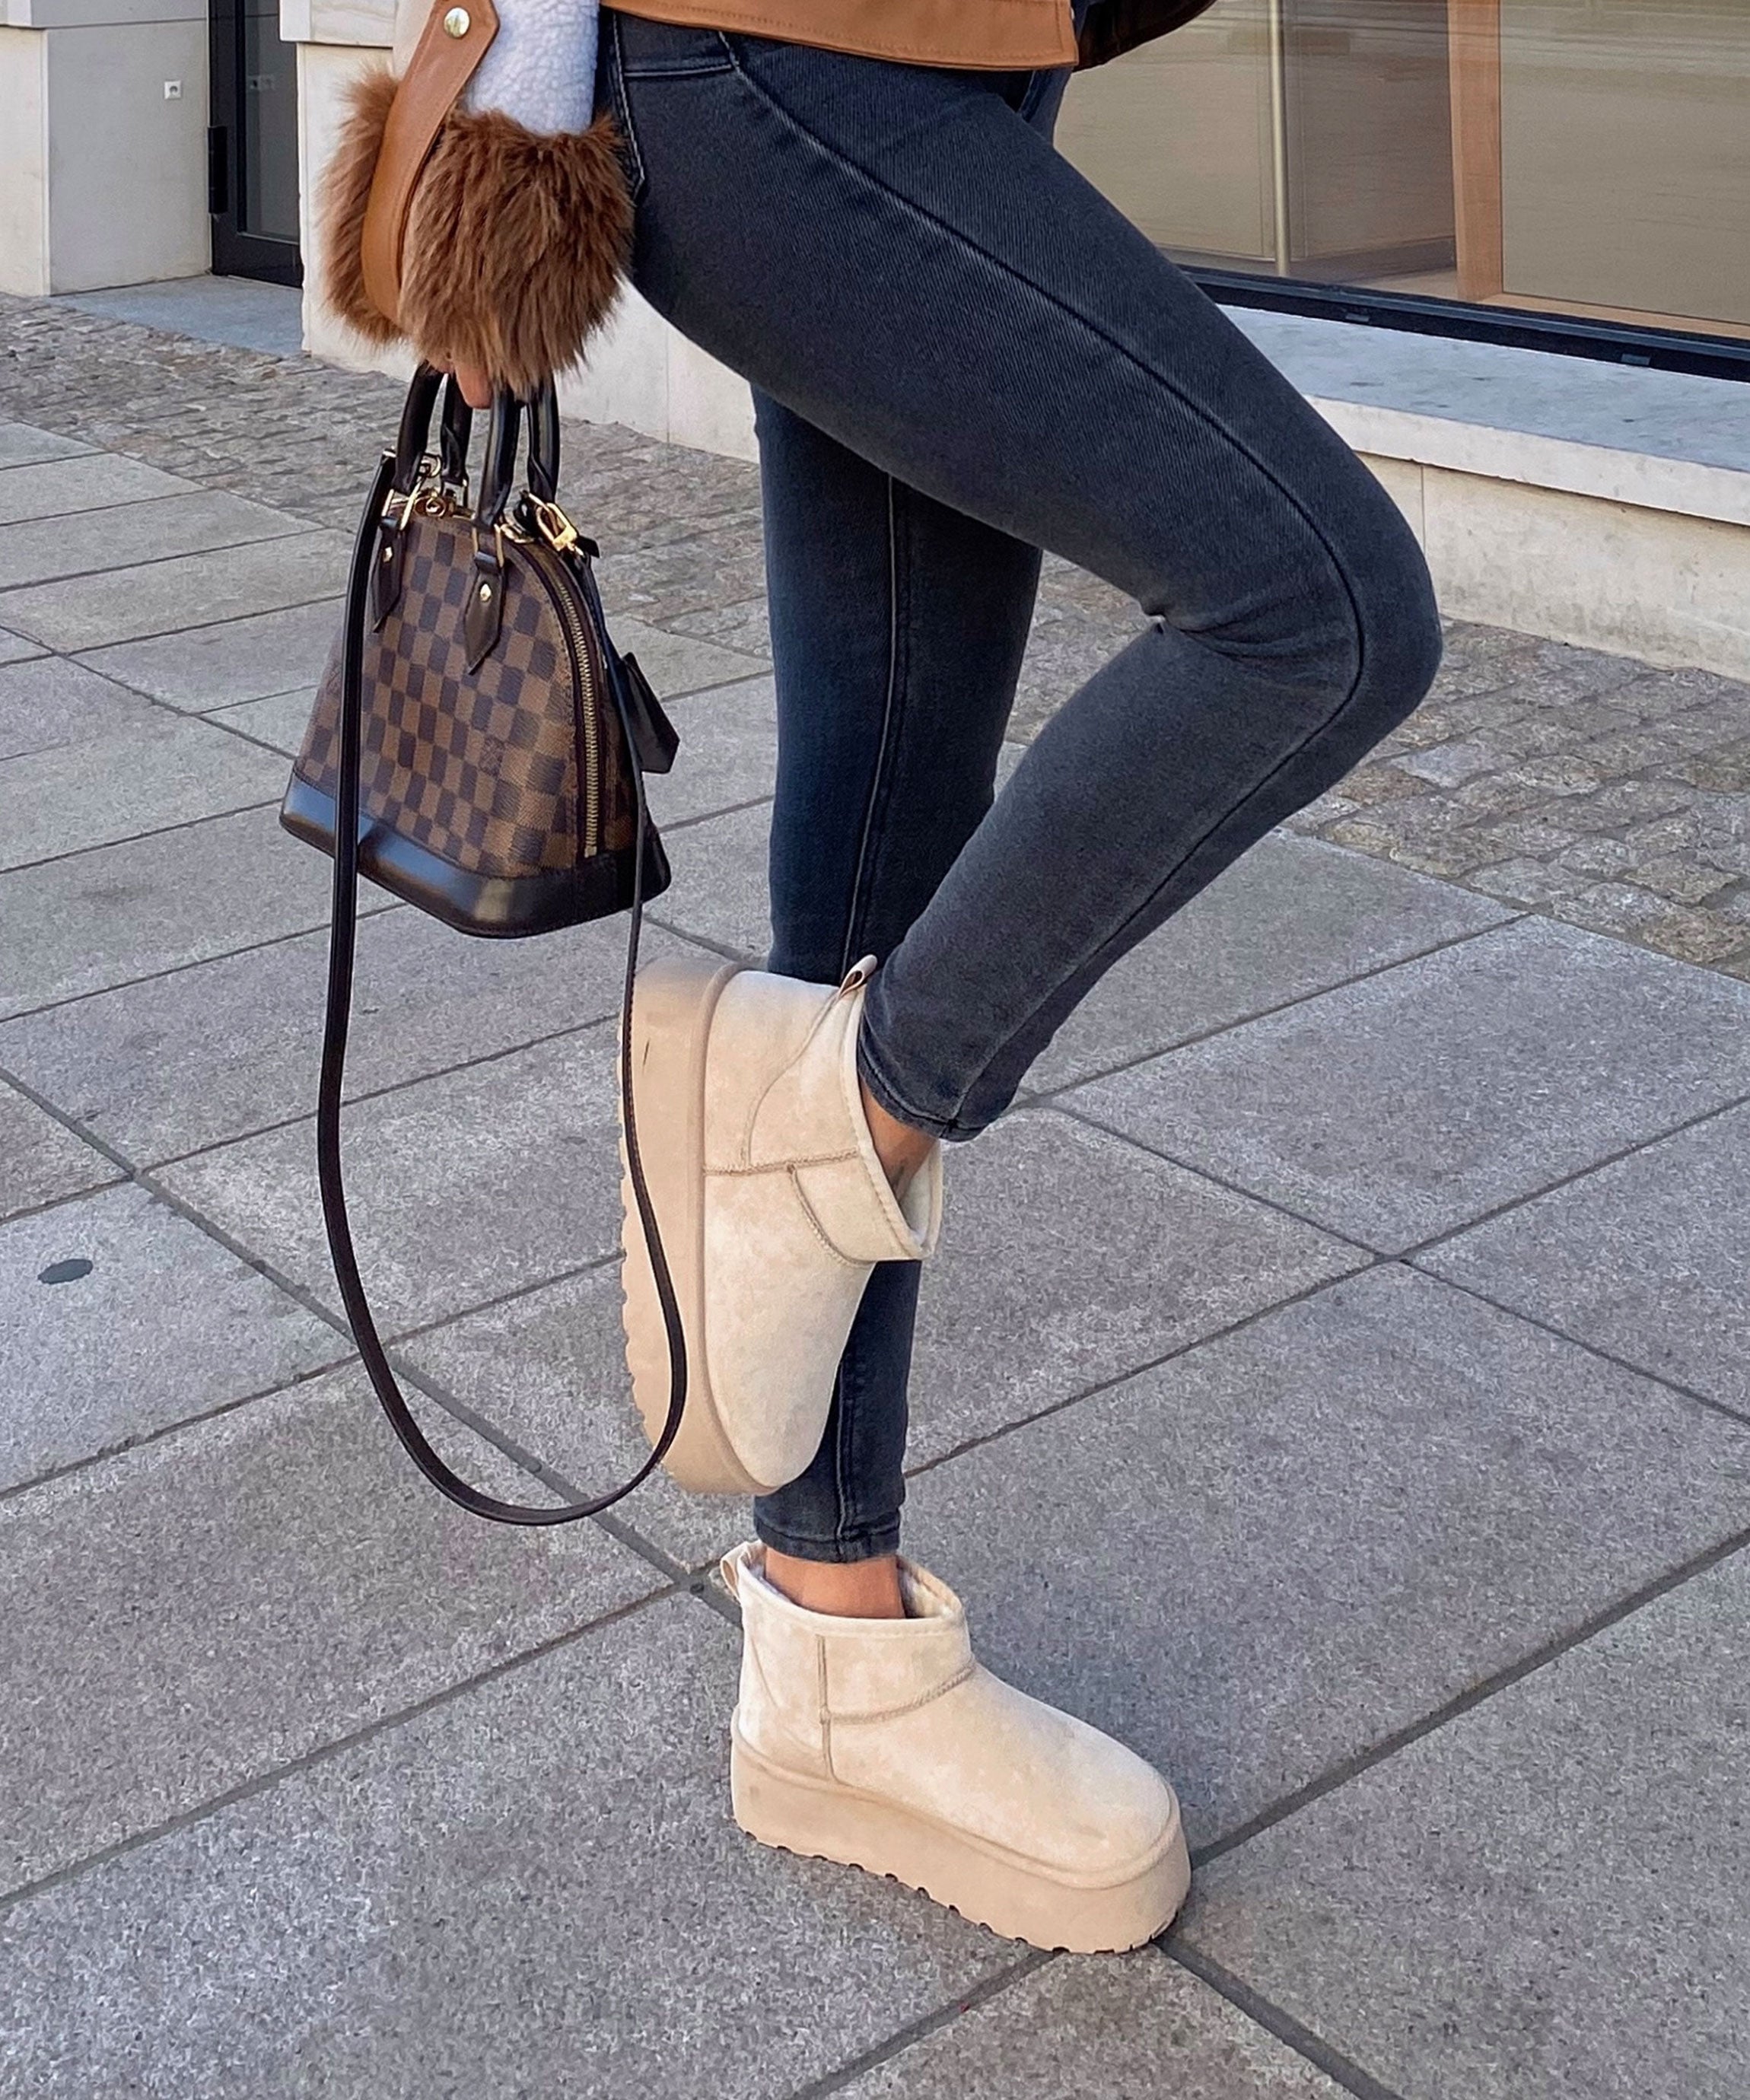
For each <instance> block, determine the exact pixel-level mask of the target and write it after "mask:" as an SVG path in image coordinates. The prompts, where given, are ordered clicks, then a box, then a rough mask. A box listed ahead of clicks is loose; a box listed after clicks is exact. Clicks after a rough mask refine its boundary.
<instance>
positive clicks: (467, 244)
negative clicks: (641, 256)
mask: <svg viewBox="0 0 1750 2100" xmlns="http://www.w3.org/2000/svg"><path fill="white" fill-rule="evenodd" d="M394 99H395V80H394V78H393V77H392V76H391V75H390V74H388V73H381V72H376V73H368V74H366V75H365V76H364V78H363V79H362V80H361V81H359V83H358V84H357V86H355V88H354V89H353V90H352V108H351V111H350V114H349V115H348V117H347V119H346V125H345V127H344V129H343V130H342V136H341V141H340V144H339V146H338V148H337V151H336V152H335V155H334V158H333V161H331V162H330V164H329V167H328V175H327V179H326V188H325V193H324V212H323V226H324V250H325V254H326V256H327V268H326V277H325V285H324V289H325V290H326V291H327V293H328V298H329V300H330V301H331V302H332V303H333V306H334V307H335V308H336V310H337V311H338V312H339V313H340V314H341V315H342V317H343V318H344V319H345V320H348V321H350V323H351V324H352V325H353V326H354V327H355V328H356V329H359V331H360V333H363V334H364V336H365V337H367V338H368V340H370V341H371V342H378V343H381V342H392V341H394V340H395V338H396V337H400V336H404V337H406V338H407V339H408V342H411V343H412V346H413V347H414V349H415V350H416V351H418V353H419V355H421V357H423V358H425V359H426V360H428V361H429V362H430V363H431V364H437V365H441V366H443V367H446V368H449V367H453V366H455V365H457V364H469V365H476V366H478V367H479V368H482V369H483V370H484V371H485V372H486V373H487V375H488V377H491V378H492V379H493V380H496V381H500V382H503V383H504V384H505V385H507V386H510V387H512V388H513V389H514V390H516V391H517V392H518V393H522V394H526V393H527V392H529V391H530V390H531V389H532V388H533V387H535V386H536V385H537V384H538V383H539V382H540V381H542V380H544V379H550V378H551V377H553V374H554V373H558V372H562V371H563V370H564V369H565V368H566V367H567V366H568V365H571V364H575V363H576V362H577V360H578V359H579V358H580V356H581V355H582V354H583V350H584V345H585V343H586V342H588V338H589V337H590V336H591V335H592V334H593V333H594V332H595V330H596V329H597V328H598V327H599V326H600V325H601V324H602V321H603V320H606V317H607V315H608V313H609V311H611V308H612V307H613V304H614V300H615V294H616V293H617V291H618V289H619V279H620V275H621V272H622V271H624V267H625V262H626V257H627V254H628V249H629V248H630V246H631V242H632V200H631V197H630V196H629V195H628V192H627V188H626V179H625V173H624V169H623V168H622V166H621V164H620V160H619V154H618V152H617V151H616V150H615V148H616V141H617V135H616V133H615V128H614V125H613V121H612V119H611V118H610V117H597V119H596V121H595V122H594V123H593V124H592V125H591V126H589V128H588V130H585V131H576V132H566V133H562V134H558V135H543V134H541V133H538V132H534V131H530V130H526V129H525V128H524V127H523V126H522V125H520V124H518V123H517V122H516V121H514V119H513V118H511V117H506V116H505V115H503V114H502V113H500V112H498V111H496V110H483V111H472V110H462V109H456V110H452V112H451V113H450V115H449V116H448V117H446V118H445V120H444V122H443V129H442V130H440V131H439V134H438V139H437V143H436V144H435V145H434V147H433V148H432V150H431V153H430V157H429V158H428V159H427V161H426V162H425V168H424V170H423V171H422V172H421V175H420V179H419V182H418V185H417V188H415V190H414V192H413V201H412V206H411V208H410V210H409V211H408V223H407V230H406V236H405V238H404V240H403V245H402V251H401V299H400V311H399V315H395V316H394V317H390V316H388V315H384V314H382V313H381V312H379V311H378V310H377V307H375V306H374V305H372V302H371V300H370V298H369V297H368V295H367V293H366V292H365V289H364V271H363V267H362V265H361V263H360V260H359V256H360V242H361V237H362V235H363V232H364V214H365V208H366V206H367V205H368V203H369V201H370V194H371V180H372V174H374V172H375V170H376V166H377V153H378V151H379V149H380V148H381V143H382V135H383V126H384V125H385V123H386V121H387V120H388V116H389V108H390V104H391V103H392V102H393V100H394Z"/></svg>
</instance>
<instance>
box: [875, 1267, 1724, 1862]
mask: <svg viewBox="0 0 1750 2100" xmlns="http://www.w3.org/2000/svg"><path fill="white" fill-rule="evenodd" d="M907 1508H908V1533H907V1536H908V1538H909V1540H910V1546H909V1548H908V1550H909V1551H911V1552H913V1553H914V1554H915V1555H917V1556H918V1557H919V1559H920V1560H923V1562H924V1563H925V1564H927V1565H933V1566H940V1567H942V1568H945V1569H947V1570H951V1571H952V1579H953V1580H954V1584H955V1586H956V1587H957V1588H958V1589H959V1590H961V1592H962V1594H963V1595H964V1596H965V1597H966V1599H967V1600H968V1609H969V1611H970V1612H971V1614H972V1621H973V1626H974V1630H975V1635H976V1636H977V1637H978V1638H979V1639H981V1641H982V1643H983V1654H984V1657H985V1661H987V1662H988V1663H989V1664H990V1666H991V1668H992V1669H994V1670H998V1671H1002V1672H1003V1673H1005V1674H1011V1675H1012V1676H1013V1677H1014V1678H1015V1679H1016V1682H1018V1683H1021V1684H1023V1685H1024V1686H1025V1687H1026V1688H1027V1689H1028V1690H1029V1691H1031V1692H1036V1693H1037V1694H1038V1696H1041V1697H1043V1698H1045V1699H1048V1700H1050V1701H1051V1702H1052V1703H1053V1704H1054V1705H1066V1706H1068V1707H1069V1710H1071V1711H1072V1712H1074V1713H1077V1714H1082V1715H1083V1716H1085V1717H1086V1718H1087V1719H1089V1720H1091V1721H1092V1722H1093V1723H1095V1725H1096V1726H1099V1727H1104V1728H1107V1729H1109V1730H1110V1731H1111V1732H1113V1733H1115V1734H1117V1735H1118V1736H1121V1737H1122V1738H1123V1739H1124V1740H1126V1741H1127V1742H1130V1743H1131V1744H1133V1745H1135V1747H1136V1748H1137V1749H1139V1750H1140V1751H1141V1752H1142V1753H1143V1754H1144V1756H1145V1757H1148V1758H1151V1759H1152V1760H1153V1761H1154V1762H1157V1763H1158V1764H1159V1765H1160V1767H1162V1770H1163V1771H1166V1772H1167V1773H1168V1774H1169V1775H1170V1776H1171V1778H1172V1779H1173V1780H1174V1781H1175V1784H1176V1785H1178V1786H1179V1789H1180V1793H1181V1798H1182V1799H1183V1800H1184V1804H1185V1811H1186V1822H1187V1828H1188V1830H1189V1832H1190V1833H1191V1835H1192V1842H1194V1843H1207V1842H1209V1841H1210V1840H1211V1839H1213V1838H1215V1837H1217V1836H1218V1835H1219V1834H1221V1833H1231V1832H1232V1831H1234V1830H1235V1829H1238V1828H1239V1827H1240V1826H1241V1825H1243V1824H1245V1822H1246V1821H1247V1820H1249V1819H1250V1818H1251V1817H1253V1816H1254V1815H1259V1813H1261V1812H1262V1811H1264V1810H1265V1809H1266V1808H1267V1807H1269V1806H1270V1805H1271V1804H1272V1802H1279V1801H1281V1800H1282V1799H1283V1798H1285V1796H1287V1795H1289V1794H1292V1793H1294V1792H1295V1791H1296V1790H1297V1789H1299V1788H1301V1787H1303V1786H1305V1785H1307V1784H1308V1783H1310V1782H1311V1780H1314V1779H1316V1777H1318V1776H1320V1774H1321V1773H1324V1772H1326V1771H1329V1770H1330V1769H1331V1768H1332V1767H1334V1766H1337V1765H1338V1764H1340V1763H1341V1762H1342V1761H1343V1760H1345V1759H1347V1758H1351V1757H1353V1756H1354V1755H1355V1754H1357V1753H1358V1752H1360V1751H1362V1750H1364V1749H1367V1748H1368V1747H1369V1745H1373V1744H1375V1743H1378V1741H1380V1740H1382V1738H1383V1737H1385V1736H1389V1735H1391V1733H1392V1732H1395V1730H1397V1729H1400V1728H1402V1727H1406V1726H1408V1725H1409V1724H1410V1723H1413V1722H1415V1721H1416V1720H1417V1719H1418V1718H1421V1717H1422V1716H1423V1715H1426V1714H1428V1713H1430V1712H1431V1711H1432V1710H1435V1709H1436V1708H1438V1707H1439V1706H1440V1705H1442V1704H1443V1703H1444V1702H1445V1701H1448V1700H1450V1699H1452V1698H1454V1697H1456V1696H1457V1695H1458V1694H1459V1693H1461V1692H1464V1691H1466V1690H1467V1689H1468V1688H1470V1687H1472V1686H1474V1685H1475V1684H1476V1683H1479V1681H1480V1680H1481V1679H1484V1678H1486V1677H1488V1675H1489V1674H1491V1673H1492V1672H1494V1671H1497V1670H1501V1669H1504V1668H1505V1667H1507V1666H1508V1665H1511V1664H1512V1663H1514V1662H1515V1661H1518V1660H1519V1659H1520V1658H1521V1657H1524V1656H1525V1655H1527V1654H1528V1653H1529V1652H1532V1650H1534V1649H1536V1648H1538V1647H1540V1646H1541V1644H1542V1643H1545V1642H1547V1641H1549V1639H1553V1638H1554V1637H1555V1636H1556V1635H1560V1634H1562V1633H1563V1632H1565V1631H1567V1630H1570V1629H1571V1628H1572V1627H1573V1626H1576V1625H1577V1624H1579V1623H1580V1622H1581V1621H1584V1620H1585V1618H1586V1617H1588V1616H1589V1615H1590V1614H1592V1613H1594V1612H1598V1611H1599V1610H1600V1609H1602V1608H1604V1607H1605V1606H1606V1605H1607V1604H1610V1603H1611V1601H1612V1600H1613V1599H1616V1598H1618V1597H1620V1596H1621V1595H1624V1593H1625V1592H1627V1591H1629V1590H1632V1589H1633V1588H1634V1587H1635V1586H1637V1585H1638V1584H1640V1583H1644V1582H1648V1581H1650V1580H1651V1579H1652V1578H1653V1577H1655V1576H1658V1575H1660V1574H1661V1573H1664V1572H1665V1571H1667V1570H1668V1569H1670V1568H1673V1567H1676V1566H1677V1565H1678V1564H1681V1563H1682V1561H1684V1560H1686V1559H1687V1558H1688V1557H1689V1556H1690V1555H1693V1554H1695V1553H1696V1552H1698V1551H1701V1550H1702V1549H1703V1548H1704V1547H1706V1546H1710V1545H1712V1544H1713V1543H1715V1542H1717V1541H1719V1540H1720V1539H1721V1538H1724V1537H1726V1536H1728V1535H1729V1534H1730V1533H1733V1532H1734V1531H1735V1530H1736V1529H1738V1528H1739V1527H1740V1526H1742V1525H1746V1524H1750V1430H1747V1429H1746V1428H1744V1427H1741V1426H1740V1425H1739V1424H1737V1423H1733V1422H1730V1421H1728V1420H1726V1418H1723V1417H1721V1416H1720V1415H1718V1414H1713V1413H1712V1412H1711V1411H1710V1410H1707V1409H1705V1408H1704V1407H1701V1406H1699V1405H1697V1404H1696V1403H1695V1402H1694V1401H1686V1400H1683V1399H1681V1398H1679V1397H1677V1396H1675V1395H1673V1394H1671V1393H1669V1392H1667V1391H1666V1390H1665V1389H1664V1387H1660V1386H1658V1385H1655V1384H1654V1383H1651V1381H1650V1380H1647V1379H1642V1378H1641V1377H1639V1376H1638V1375H1637V1374H1634V1373H1632V1372H1629V1371H1624V1370H1617V1369H1616V1367H1615V1366H1614V1365H1608V1364H1605V1363H1602V1362H1601V1361H1599V1360H1598V1358H1597V1357H1594V1356H1591V1355H1589V1353H1587V1352H1585V1351H1584V1350H1582V1349H1580V1348H1577V1347H1576V1345H1574V1344H1573V1343H1568V1342H1564V1341H1562V1340H1559V1339H1557V1338H1555V1337H1554V1336H1552V1335H1547V1334H1545V1333H1544V1332H1543V1331H1542V1330H1540V1329H1537V1328H1535V1327H1531V1326H1527V1325H1526V1324H1525V1323H1524V1322H1523V1321H1519V1320H1517V1319H1514V1317H1511V1316H1510V1315H1509V1314H1507V1313H1505V1312H1498V1311H1497V1310H1496V1309H1495V1308H1492V1307H1490V1306H1487V1305H1483V1304H1479V1302H1478V1301H1477V1300H1476V1299H1471V1298H1468V1297H1466V1296H1465V1295H1463V1294H1461V1293H1460V1292H1457V1291H1454V1290H1448V1289H1447V1288H1446V1287H1445V1286H1442V1285H1440V1284H1439V1283H1436V1282H1433V1281H1432V1280H1431V1279H1430V1278H1427V1277H1422V1276H1418V1275H1417V1274H1415V1273H1413V1272H1412V1271H1409V1270H1406V1269H1403V1268H1396V1267H1388V1268H1381V1269H1378V1270H1375V1271H1374V1272H1373V1273H1371V1274H1369V1275H1367V1276H1364V1277H1358V1278H1356V1279H1355V1280H1353V1281H1351V1282H1342V1283H1338V1284H1335V1285H1333V1286H1331V1287H1330V1288H1329V1289H1328V1290H1324V1291H1321V1292H1320V1293H1319V1294H1318V1295H1316V1297H1313V1298H1311V1299H1307V1300H1305V1301H1303V1303H1301V1304H1298V1305H1293V1306H1289V1307H1286V1308H1283V1309H1281V1310H1279V1311H1277V1312H1272V1313H1269V1314H1267V1315H1266V1316H1265V1317H1263V1319H1261V1320H1259V1321H1255V1322H1254V1324H1253V1325H1251V1326H1249V1327H1247V1328H1245V1329H1244V1330H1241V1332H1239V1333H1237V1334H1235V1335H1229V1336H1228V1337H1226V1338H1224V1339H1220V1340H1218V1341H1214V1342H1210V1343H1206V1344H1205V1345H1204V1346H1203V1347H1202V1348H1198V1349H1195V1350H1193V1351H1192V1352H1190V1353H1189V1354H1188V1355H1187V1356H1184V1357H1180V1358H1179V1359H1177V1360H1176V1361H1174V1362H1173V1363H1171V1364H1169V1365H1166V1366H1165V1367H1164V1368H1162V1369H1161V1370H1155V1371H1150V1372H1146V1373H1144V1374H1142V1375H1141V1376H1139V1377H1138V1378H1135V1379H1130V1380H1129V1381H1127V1382H1126V1383H1124V1384H1122V1385H1118V1386H1116V1387H1113V1389H1112V1390H1111V1391H1109V1392H1106V1393H1104V1394H1102V1395H1100V1396H1098V1397H1096V1398H1095V1399H1091V1400H1087V1401H1082V1403H1081V1404H1080V1405H1078V1406H1075V1407H1072V1408H1069V1409H1068V1410H1065V1411H1064V1412H1063V1413H1061V1414H1055V1415H1051V1416H1050V1417H1048V1418H1047V1419H1046V1420H1044V1421H1043V1422H1041V1423H1035V1424H1034V1425H1032V1426H1030V1427H1025V1428H1022V1429H1018V1430H1016V1431H1014V1432H1011V1433H1010V1434H1009V1435H1007V1436H1004V1437H1002V1438H1000V1439H998V1440H997V1441H995V1442H994V1443H990V1444H986V1445H983V1446H981V1447H980V1448H979V1449H976V1450H975V1451H972V1452H970V1453H968V1454H966V1455H965V1456H963V1457H962V1458H955V1459H953V1460H951V1461H950V1462H948V1463H947V1464H946V1465H942V1466H940V1467H936V1468H934V1469H933V1470H932V1471H927V1472H924V1473H922V1474H920V1475H919V1476H917V1477H916V1478H915V1479H914V1480H913V1481H912V1483H911V1493H910V1500H909V1502H908V1505H907Z"/></svg>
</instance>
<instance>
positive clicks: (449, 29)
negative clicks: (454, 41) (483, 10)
mask: <svg viewBox="0 0 1750 2100" xmlns="http://www.w3.org/2000/svg"><path fill="white" fill-rule="evenodd" d="M473 27H474V18H473V17H472V16H471V15H469V12H468V10H467V9H466V8H465V7H452V8H451V10H450V11H449V13H448V14H447V15H445V16H444V18H443V33H444V35H445V36H447V37H465V36H466V35H467V33H468V32H469V30H470V29H472V28H473Z"/></svg>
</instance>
